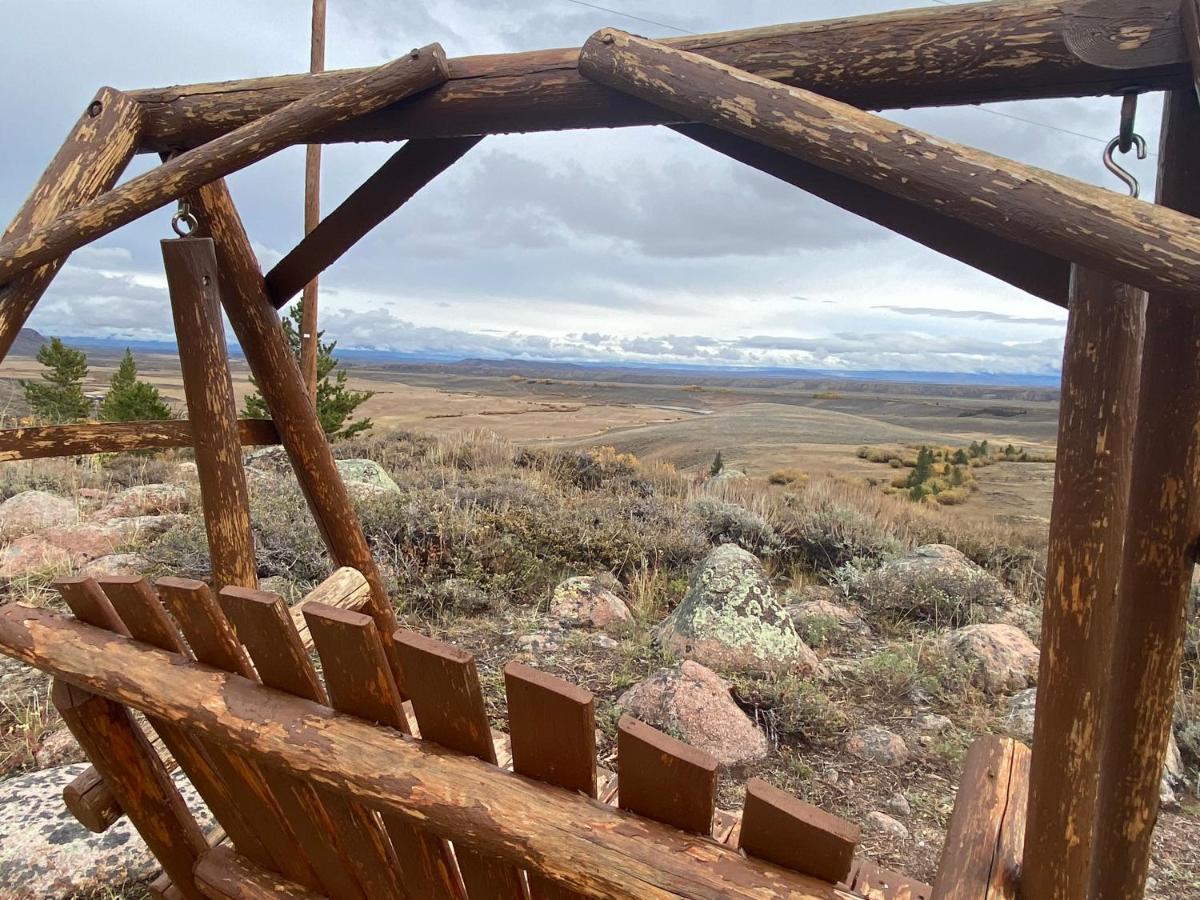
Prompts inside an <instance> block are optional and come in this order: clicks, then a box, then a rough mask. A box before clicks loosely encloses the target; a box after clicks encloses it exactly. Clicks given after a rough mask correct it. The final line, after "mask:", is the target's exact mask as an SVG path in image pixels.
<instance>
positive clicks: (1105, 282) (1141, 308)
mask: <svg viewBox="0 0 1200 900" xmlns="http://www.w3.org/2000/svg"><path fill="white" fill-rule="evenodd" d="M1073 274H1074V277H1073V278H1072V281H1071V306H1070V314H1069V317H1068V319H1067V338H1066V347H1065V349H1064V353H1063V368H1062V393H1061V402H1060V406H1059V416H1058V445H1057V446H1058V454H1057V464H1056V465H1055V467H1054V502H1053V506H1052V509H1051V514H1050V541H1049V548H1048V551H1047V562H1046V571H1047V576H1046V596H1045V600H1044V602H1043V614H1042V640H1041V647H1042V653H1041V660H1040V669H1039V673H1038V702H1037V710H1036V716H1035V723H1034V738H1033V744H1034V746H1035V747H1037V748H1038V752H1037V754H1036V755H1035V758H1034V761H1033V775H1032V780H1031V784H1030V792H1029V794H1030V801H1029V802H1030V813H1029V818H1030V828H1029V833H1030V835H1032V846H1035V847H1037V848H1038V853H1037V854H1034V855H1033V856H1032V857H1031V858H1030V860H1029V862H1028V864H1027V865H1026V867H1025V873H1024V884H1025V887H1026V889H1027V890H1028V891H1029V892H1030V896H1035V897H1046V898H1047V900H1051V898H1070V897H1078V896H1081V894H1080V891H1081V889H1082V888H1081V886H1083V885H1086V883H1087V879H1088V873H1089V871H1090V870H1091V864H1092V835H1093V830H1094V828H1095V826H1096V821H1095V807H1096V787H1097V780H1098V777H1099V758H1100V732H1101V716H1102V715H1103V712H1104V689H1105V686H1106V685H1107V683H1108V680H1109V674H1110V673H1109V664H1110V657H1111V651H1112V641H1113V625H1114V622H1113V612H1114V607H1113V598H1114V597H1115V596H1116V592H1117V584H1118V581H1119V579H1120V577H1121V547H1122V544H1123V542H1124V528H1125V510H1126V502H1127V500H1128V496H1129V483H1130V468H1131V465H1132V454H1133V433H1134V426H1135V422H1136V420H1137V407H1138V377H1139V372H1140V365H1141V357H1142V336H1143V331H1144V327H1145V313H1146V293H1145V291H1141V290H1138V289H1136V288H1131V287H1129V286H1128V285H1124V284H1121V283H1120V282H1116V281H1113V280H1112V279H1111V278H1109V277H1108V276H1106V275H1101V274H1099V273H1097V272H1094V271H1092V270H1090V269H1084V268H1081V267H1078V266H1076V267H1073Z"/></svg>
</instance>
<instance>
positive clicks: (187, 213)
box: [171, 197, 200, 238]
mask: <svg viewBox="0 0 1200 900" xmlns="http://www.w3.org/2000/svg"><path fill="white" fill-rule="evenodd" d="M199 224H200V221H199V220H198V219H197V218H196V214H195V213H194V212H192V207H191V204H190V203H188V202H187V199H186V198H184V197H180V198H179V209H177V210H175V215H173V216H171V228H172V229H174V231H175V233H176V234H177V235H179V236H180V237H181V238H183V237H187V236H188V235H190V234H191V233H192V232H193V231H195V230H196V227H197V226H198V225H199Z"/></svg>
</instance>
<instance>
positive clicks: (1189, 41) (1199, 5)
mask: <svg viewBox="0 0 1200 900" xmlns="http://www.w3.org/2000/svg"><path fill="white" fill-rule="evenodd" d="M1179 5H1180V11H1181V15H1182V19H1183V21H1182V28H1183V42H1184V45H1185V46H1186V47H1187V55H1188V61H1189V62H1191V64H1192V84H1193V85H1194V86H1195V88H1196V96H1198V97H1200V0H1180V4H1179Z"/></svg>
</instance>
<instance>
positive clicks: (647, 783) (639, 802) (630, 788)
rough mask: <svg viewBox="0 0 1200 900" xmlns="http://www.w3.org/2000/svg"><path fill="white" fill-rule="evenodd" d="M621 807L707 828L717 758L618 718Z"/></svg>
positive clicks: (691, 827)
mask: <svg viewBox="0 0 1200 900" xmlns="http://www.w3.org/2000/svg"><path fill="white" fill-rule="evenodd" d="M617 777H618V782H617V785H618V796H619V797H620V800H619V805H620V807H621V809H627V810H629V811H630V812H634V813H637V814H638V815H640V816H646V817H648V818H651V819H654V820H655V821H656V822H663V823H665V824H667V825H674V826H675V827H676V828H682V829H683V830H684V831H694V832H696V834H705V835H707V834H711V833H712V826H713V814H714V813H715V812H716V808H717V760H716V757H714V756H713V755H712V754H711V753H705V752H703V751H702V750H697V749H696V748H695V747H689V746H688V745H687V744H685V743H683V741H678V740H676V739H675V738H673V737H671V736H670V735H666V734H663V733H662V732H661V731H659V730H658V729H656V728H651V727H650V726H649V725H647V724H645V723H644V722H639V721H638V720H637V719H634V718H633V717H631V716H621V718H620V720H619V721H618V722H617Z"/></svg>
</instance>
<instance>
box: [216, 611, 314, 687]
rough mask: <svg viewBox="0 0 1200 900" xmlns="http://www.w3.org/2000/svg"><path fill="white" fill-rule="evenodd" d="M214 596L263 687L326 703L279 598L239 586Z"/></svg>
mask: <svg viewBox="0 0 1200 900" xmlns="http://www.w3.org/2000/svg"><path fill="white" fill-rule="evenodd" d="M217 596H218V598H219V600H220V604H221V611H222V612H224V613H225V618H227V619H228V620H229V622H230V624H231V625H233V630H234V631H235V632H236V633H237V637H238V640H239V641H241V642H242V645H243V646H244V647H245V648H246V652H247V653H249V654H250V659H251V661H252V662H253V663H254V668H255V670H256V671H257V672H258V677H259V678H260V679H262V682H263V684H265V685H267V686H268V687H273V688H275V689H276V690H280V691H286V692H287V693H289V694H291V695H292V696H294V697H303V698H304V699H305V700H312V701H313V702H315V703H328V702H329V697H328V696H327V695H326V694H325V688H324V686H323V685H322V684H321V681H320V679H318V678H317V673H316V672H315V671H314V670H313V667H312V665H311V663H309V661H308V651H307V650H306V649H305V647H304V643H303V642H302V641H301V640H300V635H299V633H297V631H296V629H295V628H294V627H293V626H292V617H291V615H290V613H289V612H288V608H287V604H286V603H284V602H283V598H282V597H280V596H279V595H278V594H273V593H271V592H270V591H259V590H253V589H250V588H239V587H227V588H224V589H223V590H222V591H221V592H220V593H219V594H218V595H217Z"/></svg>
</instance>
